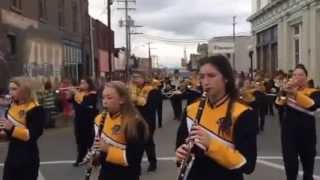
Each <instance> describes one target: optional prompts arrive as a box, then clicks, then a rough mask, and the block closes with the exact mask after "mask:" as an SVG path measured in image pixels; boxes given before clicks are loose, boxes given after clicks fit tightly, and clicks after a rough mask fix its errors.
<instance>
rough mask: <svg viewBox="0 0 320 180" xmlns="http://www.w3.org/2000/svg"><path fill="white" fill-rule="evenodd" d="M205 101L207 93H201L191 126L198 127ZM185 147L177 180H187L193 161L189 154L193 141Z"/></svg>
mask: <svg viewBox="0 0 320 180" xmlns="http://www.w3.org/2000/svg"><path fill="white" fill-rule="evenodd" d="M206 100H207V93H206V92H203V93H202V95H201V98H200V104H199V108H198V111H197V114H196V118H195V120H194V124H193V126H197V125H198V123H199V121H200V119H201V116H202V113H203V109H204V106H205V104H206ZM190 137H191V133H190V134H189V136H188V138H187V139H189V138H190ZM187 146H188V153H187V157H186V159H184V160H183V161H182V162H181V164H180V171H179V175H178V180H186V179H187V177H188V174H189V171H190V169H191V167H192V164H193V161H194V156H193V155H192V153H191V151H192V149H193V146H194V141H193V140H189V141H188V142H187Z"/></svg>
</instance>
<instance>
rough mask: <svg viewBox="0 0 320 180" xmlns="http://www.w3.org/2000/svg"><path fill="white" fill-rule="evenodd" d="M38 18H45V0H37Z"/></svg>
mask: <svg viewBox="0 0 320 180" xmlns="http://www.w3.org/2000/svg"><path fill="white" fill-rule="evenodd" d="M39 18H40V19H43V20H44V19H47V6H46V0H39Z"/></svg>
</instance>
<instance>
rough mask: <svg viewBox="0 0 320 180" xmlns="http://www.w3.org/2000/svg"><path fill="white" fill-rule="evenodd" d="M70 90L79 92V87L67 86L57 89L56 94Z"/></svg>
mask: <svg viewBox="0 0 320 180" xmlns="http://www.w3.org/2000/svg"><path fill="white" fill-rule="evenodd" d="M72 90H80V87H79V86H68V87H63V88H58V89H57V90H56V93H57V94H59V93H60V92H61V91H72Z"/></svg>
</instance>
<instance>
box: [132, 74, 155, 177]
mask: <svg viewBox="0 0 320 180" xmlns="http://www.w3.org/2000/svg"><path fill="white" fill-rule="evenodd" d="M132 77H133V85H132V87H131V93H132V97H131V98H132V100H133V102H134V103H135V105H136V107H137V108H138V110H139V112H140V113H141V115H142V117H143V118H144V119H145V120H146V122H147V123H148V125H149V132H150V133H149V138H148V141H147V143H146V145H145V151H146V153H147V157H148V160H149V163H150V164H149V167H148V171H155V170H156V169H157V157H156V145H155V143H154V138H153V135H154V131H155V128H156V107H157V97H156V96H157V91H156V90H155V89H154V88H153V87H152V86H151V85H149V83H148V82H147V81H146V77H145V76H144V73H142V72H135V73H134V74H133V75H132Z"/></svg>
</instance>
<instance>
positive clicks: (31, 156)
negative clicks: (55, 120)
mask: <svg viewBox="0 0 320 180" xmlns="http://www.w3.org/2000/svg"><path fill="white" fill-rule="evenodd" d="M32 85H33V83H32V81H31V80H30V79H27V78H23V77H17V78H14V79H12V80H11V81H10V84H9V93H10V95H11V96H12V100H13V102H12V103H11V105H10V107H9V109H8V111H7V113H6V116H5V118H3V117H2V118H1V119H0V128H1V130H0V131H1V136H6V137H7V138H8V139H9V141H10V143H9V150H8V155H7V158H6V161H5V166H4V173H3V180H21V179H28V180H37V177H38V171H39V162H40V160H39V149H38V144H37V141H38V139H39V137H40V136H41V135H42V132H43V127H44V123H45V117H46V116H45V112H44V109H43V108H42V107H41V106H40V105H39V104H38V102H37V100H36V99H35V97H34V92H33V88H32V87H31V86H32Z"/></svg>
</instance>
